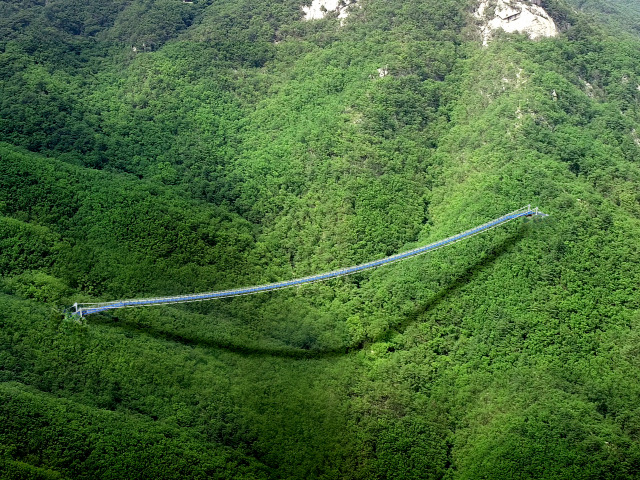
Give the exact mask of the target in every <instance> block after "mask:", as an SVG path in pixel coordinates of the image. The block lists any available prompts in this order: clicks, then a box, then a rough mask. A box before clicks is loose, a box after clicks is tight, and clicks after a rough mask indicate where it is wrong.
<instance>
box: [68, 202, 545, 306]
mask: <svg viewBox="0 0 640 480" xmlns="http://www.w3.org/2000/svg"><path fill="white" fill-rule="evenodd" d="M547 216H548V215H547V214H545V213H542V212H541V211H540V210H539V209H538V208H537V207H536V208H532V207H531V205H527V206H526V207H523V208H521V209H519V210H515V211H513V212H511V213H507V214H506V215H503V216H501V217H498V218H496V219H494V220H491V221H489V222H487V223H484V224H482V225H479V226H477V227H474V228H472V229H470V230H467V231H465V232H462V233H458V234H457V235H454V236H452V237H448V238H445V239H444V240H440V241H437V242H434V243H430V244H429V245H425V246H423V247H418V248H414V249H413V250H409V251H407V252H402V253H397V254H395V255H392V256H390V257H386V258H382V259H380V260H373V261H370V262H367V263H362V264H360V265H355V266H353V267H347V268H341V269H338V270H333V271H331V272H327V273H319V274H316V275H310V276H308V277H302V278H296V279H293V280H285V281H281V282H276V283H268V284H264V285H256V286H253V287H241V288H233V289H230V290H221V291H217V292H207V293H196V294H190V295H177V296H172V297H154V298H143V299H137V300H117V301H112V302H103V303H76V304H74V305H73V310H72V312H71V314H72V315H75V316H79V317H84V316H86V315H90V314H92V313H99V312H105V311H107V310H114V309H116V308H129V307H144V306H146V307H149V306H153V305H166V304H172V303H186V302H200V301H204V300H212V299H216V298H228V297H237V296H240V295H252V294H255V293H263V292H270V291H272V290H278V289H281V288H289V287H297V286H300V285H305V284H308V283H314V282H320V281H323V280H329V279H331V278H338V277H342V276H345V275H351V274H354V273H357V272H362V271H364V270H369V269H372V268H376V267H381V266H383V265H388V264H390V263H394V262H398V261H400V260H405V259H407V258H411V257H415V256H416V255H421V254H423V253H427V252H431V251H433V250H437V249H438V248H442V247H446V246H448V245H452V244H454V243H456V242H459V241H460V240H464V239H466V238H470V237H473V236H474V235H478V234H480V233H483V232H486V231H487V230H491V229H492V228H495V227H498V226H500V225H504V224H506V223H508V222H510V221H512V220H515V219H517V218H521V217H547Z"/></svg>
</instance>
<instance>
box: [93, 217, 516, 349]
mask: <svg viewBox="0 0 640 480" xmlns="http://www.w3.org/2000/svg"><path fill="white" fill-rule="evenodd" d="M527 230H528V229H527V228H526V227H525V226H521V227H520V228H518V230H517V231H516V232H515V233H513V234H512V235H510V236H509V237H507V238H506V239H505V240H503V241H502V242H500V243H499V244H498V245H496V246H495V247H493V248H492V249H490V250H489V251H488V252H486V253H485V254H484V255H483V256H482V257H481V258H480V259H478V260H477V261H476V262H474V263H473V264H471V265H469V266H468V267H467V268H465V269H464V270H463V271H462V272H460V273H459V274H458V275H457V276H456V277H455V278H454V279H453V280H452V281H451V282H450V283H449V284H448V285H447V286H445V287H444V288H443V289H442V290H440V291H439V292H438V293H436V294H435V295H434V296H433V297H431V298H430V299H429V300H428V301H426V302H425V303H423V304H421V305H418V306H417V307H416V308H415V309H414V311H413V312H411V314H409V315H407V316H406V318H405V319H404V320H403V321H402V322H401V323H399V324H396V325H393V326H390V327H389V328H388V329H387V330H385V331H384V332H382V333H381V334H380V335H378V336H377V337H376V338H367V339H364V340H363V341H362V342H360V343H358V344H357V345H350V346H341V347H338V348H318V349H313V348H310V349H303V348H295V347H262V346H259V345H246V344H244V345H243V344H236V343H233V342H230V341H228V340H216V339H202V338H195V337H191V336H187V335H185V334H183V333H178V332H172V331H169V330H163V329H160V328H157V327H152V326H151V327H149V326H142V325H139V324H137V323H135V322H133V321H130V320H127V319H124V318H120V317H118V316H117V315H114V314H97V315H95V317H94V318H92V320H91V323H94V324H100V325H110V326H114V327H117V328H119V329H122V330H124V331H126V332H129V333H131V334H135V335H145V336H149V337H152V338H156V339H162V340H166V341H170V342H176V343H180V344H182V345H187V346H193V347H205V348H212V349H221V350H226V351H228V352H232V353H237V354H241V355H245V356H272V357H283V358H291V359H321V358H331V357H338V356H342V355H346V354H348V353H351V352H354V351H357V350H361V349H363V348H365V347H366V346H367V345H368V344H370V343H372V342H377V341H383V340H385V339H388V338H389V337H390V336H391V335H393V334H397V333H404V331H405V330H406V329H407V328H408V327H409V326H411V325H413V324H414V323H416V322H418V321H419V320H420V318H421V317H422V316H423V315H424V314H425V313H426V312H427V311H428V310H430V309H431V308H433V307H435V306H437V305H438V304H439V303H440V302H442V301H444V300H445V299H447V298H448V297H450V296H451V295H454V294H455V293H456V292H457V291H458V290H460V289H461V288H462V287H464V286H465V285H467V284H468V283H469V282H471V281H472V280H473V279H474V277H476V276H478V275H479V274H480V273H481V272H482V271H484V270H486V269H487V268H489V267H490V266H491V265H493V263H494V262H495V261H496V260H497V259H498V258H500V256H501V255H503V254H505V253H508V252H509V251H510V250H512V249H513V247H514V246H515V245H516V244H517V243H518V242H519V241H520V240H521V239H522V238H523V237H524V236H525V234H526V231H527Z"/></svg>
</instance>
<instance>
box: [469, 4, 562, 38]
mask: <svg viewBox="0 0 640 480" xmlns="http://www.w3.org/2000/svg"><path fill="white" fill-rule="evenodd" d="M475 16H476V18H478V19H480V20H482V22H483V24H482V26H481V27H480V28H481V31H482V43H483V45H487V43H488V42H489V40H490V38H491V34H492V32H494V31H496V30H498V29H502V30H504V31H505V32H509V33H513V32H521V33H526V34H527V35H529V37H530V38H532V39H535V38H540V37H555V36H556V35H557V34H558V29H557V27H556V24H555V23H554V21H553V19H552V18H551V16H549V14H548V13H547V12H546V11H545V9H544V8H542V6H540V1H539V0H533V1H531V2H529V1H519V0H482V1H481V2H480V5H479V6H478V9H477V10H476V12H475Z"/></svg>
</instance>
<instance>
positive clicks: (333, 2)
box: [302, 0, 356, 20]
mask: <svg viewBox="0 0 640 480" xmlns="http://www.w3.org/2000/svg"><path fill="white" fill-rule="evenodd" d="M355 3H356V2H355V1H351V0H346V1H345V0H313V3H312V4H311V5H310V6H308V7H306V6H303V7H302V11H303V12H304V19H305V20H317V19H321V18H324V17H325V16H326V14H327V13H328V12H338V18H339V19H340V20H343V19H345V18H347V17H348V16H349V12H348V7H349V6H350V5H351V4H355Z"/></svg>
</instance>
